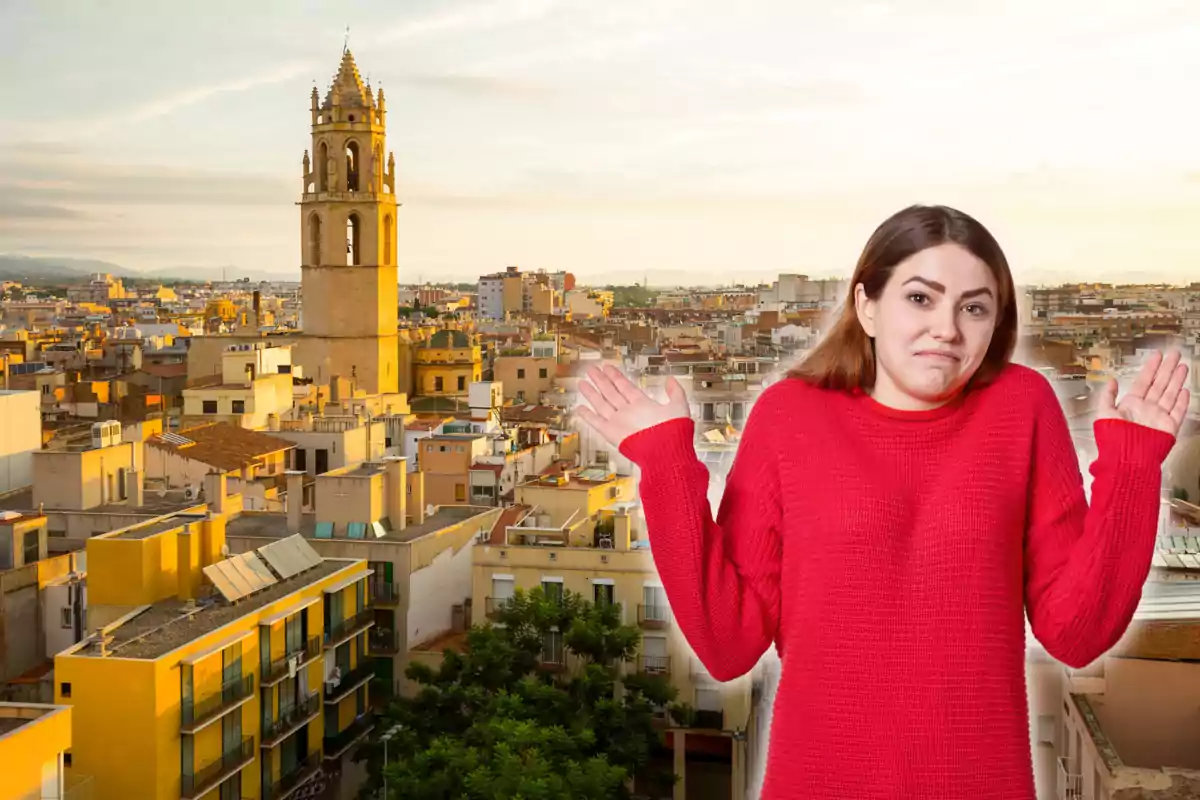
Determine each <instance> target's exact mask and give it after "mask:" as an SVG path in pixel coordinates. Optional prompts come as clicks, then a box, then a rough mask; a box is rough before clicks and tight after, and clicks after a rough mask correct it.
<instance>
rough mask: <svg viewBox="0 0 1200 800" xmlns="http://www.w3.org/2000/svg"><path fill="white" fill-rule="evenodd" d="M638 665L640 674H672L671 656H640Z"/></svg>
mask: <svg viewBox="0 0 1200 800" xmlns="http://www.w3.org/2000/svg"><path fill="white" fill-rule="evenodd" d="M637 664H638V672H644V673H646V674H647V675H670V674H671V657H670V656H638V661H637Z"/></svg>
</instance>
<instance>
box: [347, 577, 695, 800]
mask: <svg viewBox="0 0 1200 800" xmlns="http://www.w3.org/2000/svg"><path fill="white" fill-rule="evenodd" d="M496 621H497V622H498V623H500V624H498V625H492V624H491V623H488V624H485V625H478V626H475V627H473V628H472V629H471V630H470V631H469V632H468V634H467V639H466V645H465V647H464V649H463V652H461V653H457V652H454V651H450V650H447V651H445V652H444V654H443V660H442V664H441V666H439V667H438V668H437V669H433V668H432V667H430V666H428V665H426V664H421V663H417V662H414V663H412V664H410V665H409V667H408V669H407V670H406V674H407V675H408V677H409V678H411V679H412V680H414V681H415V682H417V683H418V684H420V685H421V687H422V688H421V689H420V691H419V692H418V693H417V694H416V695H415V696H414V697H399V698H396V699H395V700H394V701H393V702H392V703H391V705H390V706H389V707H388V708H387V709H386V710H385V711H384V712H383V713H382V717H383V719H381V720H380V721H379V723H378V724H377V725H376V730H377V731H385V730H389V729H391V728H392V727H393V726H396V725H399V726H400V728H399V730H398V731H397V732H396V734H395V736H394V738H392V739H391V740H390V741H389V742H388V764H387V766H386V773H387V787H388V795H387V797H388V800H393V799H395V798H406V800H435V798H436V799H439V800H440V798H447V797H453V798H468V799H469V800H500V798H524V800H541V798H545V799H546V800H608V799H609V798H630V797H632V794H631V792H630V788H629V786H630V784H631V778H632V777H633V776H642V777H647V778H651V777H654V778H660V777H661V776H658V775H653V774H652V773H653V769H652V768H651V767H650V763H651V762H650V757H651V755H652V754H653V752H654V749H655V748H656V746H658V745H659V743H660V741H661V739H660V732H659V730H658V728H657V727H656V726H655V722H654V712H655V709H656V708H667V707H668V706H670V707H672V708H676V707H677V706H672V701H674V699H675V695H676V692H675V689H674V688H673V687H672V686H671V685H670V684H669V683H668V682H667V680H666V679H665V678H664V677H662V676H658V675H647V674H644V673H635V672H630V673H629V674H626V675H624V676H622V675H621V674H620V665H621V664H622V663H625V662H629V661H631V660H632V659H633V658H634V656H635V653H636V651H637V646H638V641H639V638H640V633H639V631H638V629H637V628H636V627H634V626H631V625H624V624H622V623H621V612H620V607H619V606H617V605H613V604H592V603H590V602H588V601H587V600H585V599H584V598H583V597H582V596H580V595H578V594H575V593H573V592H566V593H564V594H563V595H562V596H561V598H560V597H558V596H557V595H547V594H546V593H545V592H543V590H542V589H540V588H538V589H533V590H532V591H530V592H524V591H521V590H518V591H517V592H516V593H515V596H514V597H512V598H511V599H509V600H508V601H506V602H505V603H504V604H503V606H502V607H501V608H500V609H499V611H498V612H497V613H496ZM560 643H561V648H560ZM560 654H561V655H560ZM359 756H360V758H363V757H364V756H365V761H366V765H367V771H368V776H369V777H368V781H367V783H366V785H365V786H364V788H363V791H362V793H361V794H360V795H359V796H360V798H364V799H365V798H372V800H373V799H374V798H378V797H381V796H382V794H381V788H382V783H383V781H382V770H383V769H384V765H383V763H382V762H383V745H382V743H380V742H378V741H375V742H371V743H369V744H367V745H365V746H364V747H363V748H362V750H361V751H360V753H359Z"/></svg>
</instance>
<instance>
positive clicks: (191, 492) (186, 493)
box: [183, 486, 200, 500]
mask: <svg viewBox="0 0 1200 800" xmlns="http://www.w3.org/2000/svg"><path fill="white" fill-rule="evenodd" d="M199 496H200V490H199V489H197V488H196V487H195V486H185V487H184V489H183V499H184V500H195V499H197V498H198V497H199Z"/></svg>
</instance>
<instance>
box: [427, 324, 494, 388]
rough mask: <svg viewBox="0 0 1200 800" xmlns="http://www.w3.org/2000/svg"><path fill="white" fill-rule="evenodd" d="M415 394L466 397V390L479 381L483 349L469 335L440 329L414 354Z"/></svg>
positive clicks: (481, 373) (481, 374)
mask: <svg viewBox="0 0 1200 800" xmlns="http://www.w3.org/2000/svg"><path fill="white" fill-rule="evenodd" d="M415 362H416V386H415V387H414V388H415V390H416V392H417V394H419V395H422V396H425V397H447V396H449V397H466V396H467V391H468V390H467V387H468V386H470V385H471V384H472V383H474V382H475V381H478V380H481V379H482V378H483V350H482V349H481V347H480V345H479V343H478V342H477V341H475V339H474V337H472V336H471V335H470V334H467V333H464V332H463V331H458V330H450V329H445V330H440V331H438V332H437V333H435V334H433V335H432V336H430V337H429V340H428V341H426V342H425V343H424V344H422V345H421V346H419V347H418V348H417V351H416V359H415Z"/></svg>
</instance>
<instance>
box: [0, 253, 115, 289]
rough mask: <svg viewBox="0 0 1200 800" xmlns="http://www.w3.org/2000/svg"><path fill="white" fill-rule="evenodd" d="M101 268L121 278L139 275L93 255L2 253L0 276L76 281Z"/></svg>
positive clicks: (101, 270)
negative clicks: (79, 256)
mask: <svg viewBox="0 0 1200 800" xmlns="http://www.w3.org/2000/svg"><path fill="white" fill-rule="evenodd" d="M97 272H107V273H109V274H110V275H115V276H118V277H121V278H129V277H134V276H136V275H137V273H135V272H134V271H133V270H131V269H128V268H126V267H122V266H121V265H120V264H112V263H109V262H108V261H96V260H95V259H90V258H55V257H40V256H23V255H17V254H13V253H2V254H0V280H5V281H28V282H30V283H33V282H36V281H76V280H79V279H80V278H86V277H87V276H88V275H92V274H94V273H97Z"/></svg>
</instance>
